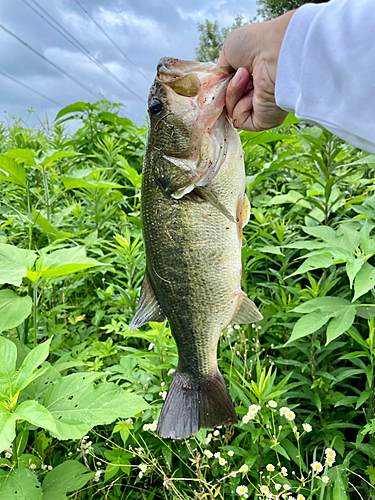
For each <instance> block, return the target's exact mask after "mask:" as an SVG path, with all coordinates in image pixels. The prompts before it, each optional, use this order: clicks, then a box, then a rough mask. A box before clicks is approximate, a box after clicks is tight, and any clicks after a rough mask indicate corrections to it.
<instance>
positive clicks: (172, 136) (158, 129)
mask: <svg viewBox="0 0 375 500" xmlns="http://www.w3.org/2000/svg"><path fill="white" fill-rule="evenodd" d="M233 75H234V70H233V69H232V68H229V67H220V66H217V65H215V64H214V63H199V62H196V61H182V60H179V59H174V58H171V57H164V58H162V59H161V60H160V61H159V63H158V65H157V75H156V78H155V80H154V83H153V85H152V87H151V89H150V94H149V99H148V114H149V143H150V144H151V147H152V146H155V148H156V149H157V151H158V155H159V158H161V157H162V158H164V160H165V159H167V160H165V161H163V160H160V161H161V164H162V168H160V170H161V171H163V174H161V175H163V176H164V177H163V178H164V179H165V178H168V179H172V178H174V177H175V178H176V179H177V178H178V179H179V181H178V182H179V184H178V185H177V184H176V183H174V184H173V183H172V184H173V189H172V188H171V190H172V191H173V194H172V196H174V197H175V198H180V197H182V196H183V195H184V194H186V193H188V192H190V191H192V190H193V189H194V187H195V186H196V185H203V184H202V183H203V181H202V178H205V175H206V174H207V172H208V171H211V172H214V171H215V169H214V168H213V165H214V164H215V158H216V157H217V155H218V154H219V149H220V146H219V144H221V143H222V142H223V141H224V132H223V130H222V129H223V126H222V125H223V124H224V122H227V121H228V119H227V116H226V112H225V96H226V89H227V86H228V84H229V81H230V80H231V78H232V77H233ZM219 123H220V124H219ZM232 128H233V127H232ZM166 162H169V166H168V165H167V164H166ZM159 163H160V162H159ZM173 168H175V169H176V172H173V171H172V170H173ZM165 170H168V172H165ZM181 170H182V171H185V174H184V173H183V172H182V174H181Z"/></svg>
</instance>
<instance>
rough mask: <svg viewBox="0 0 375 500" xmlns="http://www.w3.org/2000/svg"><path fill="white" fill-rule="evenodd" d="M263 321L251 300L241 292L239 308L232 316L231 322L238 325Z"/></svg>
mask: <svg viewBox="0 0 375 500" xmlns="http://www.w3.org/2000/svg"><path fill="white" fill-rule="evenodd" d="M261 319H263V316H262V315H261V314H260V312H259V310H258V308H257V306H256V305H255V304H254V302H253V301H252V300H250V299H249V297H248V296H247V295H246V293H245V292H243V291H242V290H241V292H240V307H239V308H238V310H237V312H236V314H235V315H234V316H233V319H232V322H233V323H239V324H243V325H244V324H247V323H254V322H256V321H260V320H261Z"/></svg>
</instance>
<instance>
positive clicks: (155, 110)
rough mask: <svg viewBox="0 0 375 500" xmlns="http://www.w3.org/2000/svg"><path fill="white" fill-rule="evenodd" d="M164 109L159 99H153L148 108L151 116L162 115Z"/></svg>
mask: <svg viewBox="0 0 375 500" xmlns="http://www.w3.org/2000/svg"><path fill="white" fill-rule="evenodd" d="M162 109H163V105H162V103H161V102H160V101H159V99H152V100H151V102H150V105H149V107H148V111H149V113H150V115H151V116H158V115H160V113H161V111H162Z"/></svg>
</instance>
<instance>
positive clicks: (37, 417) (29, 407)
mask: <svg viewBox="0 0 375 500" xmlns="http://www.w3.org/2000/svg"><path fill="white" fill-rule="evenodd" d="M13 415H15V417H16V418H17V420H27V421H28V422H30V423H31V424H33V425H36V426H37V427H42V428H44V429H47V430H48V431H49V432H50V433H51V434H52V435H53V436H54V437H57V438H59V437H60V435H59V432H58V430H57V427H56V423H55V421H54V419H53V416H52V415H51V413H50V412H49V411H48V410H47V408H45V407H44V406H42V405H40V404H39V403H37V402H36V401H24V402H23V403H21V404H20V405H19V406H17V408H16V411H15V412H14V413H13Z"/></svg>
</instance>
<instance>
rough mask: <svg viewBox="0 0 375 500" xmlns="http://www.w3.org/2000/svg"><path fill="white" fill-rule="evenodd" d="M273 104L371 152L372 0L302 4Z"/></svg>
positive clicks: (374, 85)
mask: <svg viewBox="0 0 375 500" xmlns="http://www.w3.org/2000/svg"><path fill="white" fill-rule="evenodd" d="M275 96H276V103H277V105H278V106H279V107H281V108H282V109H284V110H285V111H288V112H291V113H295V114H296V116H297V118H299V119H301V120H306V121H308V122H312V123H318V124H320V125H323V127H325V128H327V129H328V130H330V131H331V132H333V133H334V134H336V135H338V136H339V137H341V138H343V139H345V140H346V141H348V142H350V143H351V144H353V145H355V146H357V147H359V148H362V149H365V150H366V151H369V152H371V153H375V1H374V0H355V1H353V0H331V1H330V2H328V3H323V4H318V5H316V4H307V5H304V6H302V7H300V8H299V9H298V10H297V12H296V13H295V14H294V16H293V17H292V19H291V21H290V23H289V26H288V29H287V31H286V34H285V37H284V40H283V43H282V47H281V51H280V56H279V62H278V67H277V77H276V91H275Z"/></svg>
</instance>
